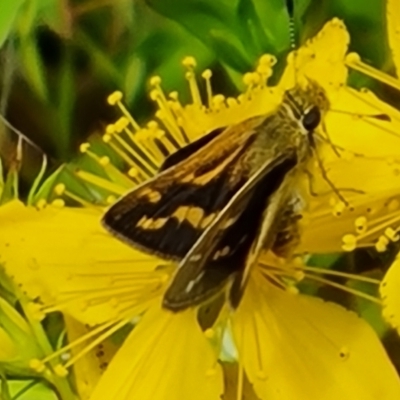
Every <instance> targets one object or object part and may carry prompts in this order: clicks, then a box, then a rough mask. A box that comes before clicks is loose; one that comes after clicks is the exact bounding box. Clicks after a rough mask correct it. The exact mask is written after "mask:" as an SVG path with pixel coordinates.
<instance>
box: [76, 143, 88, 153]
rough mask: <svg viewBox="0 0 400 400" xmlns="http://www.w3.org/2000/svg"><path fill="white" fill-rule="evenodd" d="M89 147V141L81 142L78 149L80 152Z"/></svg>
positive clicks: (85, 150)
mask: <svg viewBox="0 0 400 400" xmlns="http://www.w3.org/2000/svg"><path fill="white" fill-rule="evenodd" d="M89 148H90V143H82V144H81V145H80V146H79V151H80V152H81V153H86V152H87V151H88V150H89Z"/></svg>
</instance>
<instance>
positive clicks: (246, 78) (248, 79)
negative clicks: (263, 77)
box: [243, 72, 253, 86]
mask: <svg viewBox="0 0 400 400" xmlns="http://www.w3.org/2000/svg"><path fill="white" fill-rule="evenodd" d="M243 83H244V84H245V85H246V86H250V85H252V84H253V73H252V72H246V73H245V74H244V75H243Z"/></svg>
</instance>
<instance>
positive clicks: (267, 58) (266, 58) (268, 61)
mask: <svg viewBox="0 0 400 400" xmlns="http://www.w3.org/2000/svg"><path fill="white" fill-rule="evenodd" d="M276 61H277V60H276V57H274V56H272V55H271V54H263V55H262V56H261V57H260V59H259V60H258V64H259V65H266V66H270V67H272V66H273V65H275V64H276Z"/></svg>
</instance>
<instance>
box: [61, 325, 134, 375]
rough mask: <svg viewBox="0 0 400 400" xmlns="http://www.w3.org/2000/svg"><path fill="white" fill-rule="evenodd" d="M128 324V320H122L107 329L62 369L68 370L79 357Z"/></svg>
mask: <svg viewBox="0 0 400 400" xmlns="http://www.w3.org/2000/svg"><path fill="white" fill-rule="evenodd" d="M128 323H129V319H124V320H122V321H120V322H119V323H118V324H115V325H114V326H113V327H112V328H111V329H109V330H108V331H107V332H105V333H103V334H102V335H100V336H98V337H97V338H96V339H94V340H93V341H92V342H91V343H90V344H89V345H88V346H85V347H84V348H83V349H82V350H81V351H80V352H78V353H77V354H76V355H75V356H74V357H72V358H71V359H70V360H68V362H66V363H65V364H64V368H69V367H70V366H71V365H73V364H75V362H76V361H77V360H79V359H80V358H81V357H83V356H84V355H85V354H87V353H88V352H89V351H90V350H92V349H93V348H95V347H96V346H97V345H99V344H100V343H101V342H104V340H106V339H107V338H108V337H110V336H111V335H112V334H113V333H115V332H116V331H117V330H119V329H120V328H122V327H123V326H125V325H127V324H128Z"/></svg>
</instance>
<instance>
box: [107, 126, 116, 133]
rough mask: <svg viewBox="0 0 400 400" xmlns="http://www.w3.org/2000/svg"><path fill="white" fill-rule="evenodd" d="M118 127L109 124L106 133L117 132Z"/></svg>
mask: <svg viewBox="0 0 400 400" xmlns="http://www.w3.org/2000/svg"><path fill="white" fill-rule="evenodd" d="M115 131H116V129H115V125H114V124H109V125H107V126H106V134H107V135H112V134H113V133H115Z"/></svg>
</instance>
